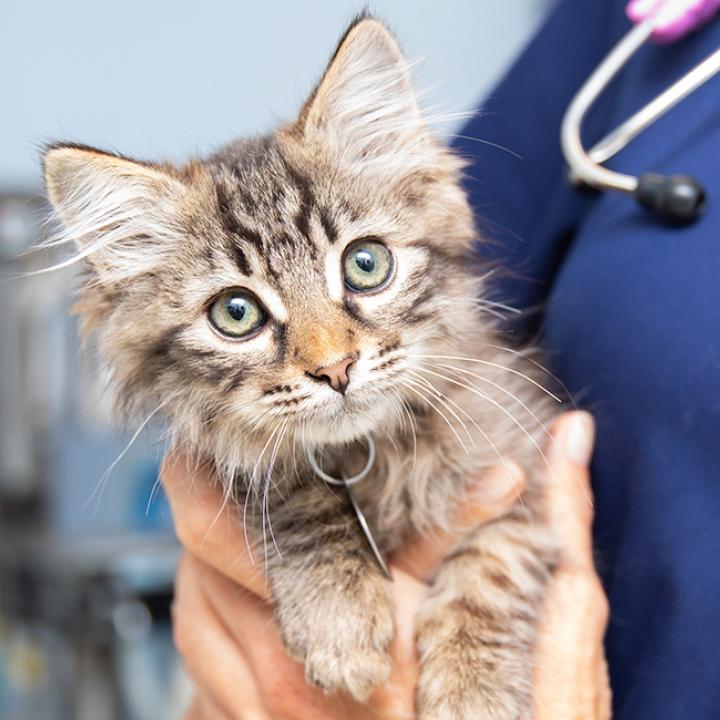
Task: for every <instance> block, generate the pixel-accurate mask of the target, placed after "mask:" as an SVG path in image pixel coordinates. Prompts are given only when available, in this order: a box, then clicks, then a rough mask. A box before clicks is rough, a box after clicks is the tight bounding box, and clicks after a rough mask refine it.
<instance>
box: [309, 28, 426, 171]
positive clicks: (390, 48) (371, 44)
mask: <svg viewBox="0 0 720 720" xmlns="http://www.w3.org/2000/svg"><path fill="white" fill-rule="evenodd" d="M299 124H300V127H301V129H302V131H303V132H304V133H305V135H306V136H307V135H310V136H313V135H315V137H318V136H319V139H320V140H321V142H323V143H329V144H330V145H331V146H332V147H333V148H334V149H335V150H336V151H337V152H339V153H341V154H342V157H343V160H350V161H366V160H372V159H375V158H379V157H383V156H387V155H389V154H393V153H395V154H397V153H398V152H399V151H403V150H406V151H411V150H412V149H413V145H414V144H415V143H416V142H418V141H420V140H421V139H422V136H424V135H425V134H428V131H427V128H426V126H425V124H424V123H423V120H422V118H421V115H420V111H419V108H418V103H417V98H416V95H415V92H414V91H413V88H412V83H411V78H410V71H409V67H408V63H407V61H406V59H405V57H404V56H403V53H402V51H401V50H400V47H399V45H398V43H397V40H396V39H395V38H394V36H393V35H392V34H391V33H390V31H389V30H388V29H387V28H386V27H385V26H384V25H383V24H382V23H381V22H379V21H378V20H376V19H374V18H372V17H367V16H364V17H361V18H359V19H358V20H356V21H355V22H354V23H353V24H352V25H351V26H350V27H349V28H348V30H347V32H346V33H345V35H344V36H343V38H342V40H341V41H340V43H339V45H338V47H337V50H336V51H335V54H334V55H333V57H332V60H331V61H330V64H329V66H328V68H327V70H326V71H325V74H324V75H323V78H322V80H321V81H320V84H319V85H318V86H317V88H316V89H315V92H314V93H313V95H312V96H311V97H310V99H309V100H308V101H307V102H306V103H305V106H304V107H303V110H302V113H301V115H300V119H299Z"/></svg>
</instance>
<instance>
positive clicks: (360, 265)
mask: <svg viewBox="0 0 720 720" xmlns="http://www.w3.org/2000/svg"><path fill="white" fill-rule="evenodd" d="M392 268H393V258H392V255H391V254H390V251H389V250H388V249H387V248H386V247H385V246H384V245H383V244H382V243H381V242H378V241H377V240H371V239H365V240H357V241H356V242H354V243H353V244H352V245H350V247H349V248H348V249H347V250H346V251H345V255H344V256H343V270H344V273H345V285H347V287H348V288H350V290H354V291H356V292H363V291H364V290H373V289H375V288H378V287H380V286H381V285H382V284H383V283H384V282H385V281H386V280H387V279H388V278H389V277H390V273H391V272H392Z"/></svg>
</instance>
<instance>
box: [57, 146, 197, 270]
mask: <svg viewBox="0 0 720 720" xmlns="http://www.w3.org/2000/svg"><path fill="white" fill-rule="evenodd" d="M43 167H44V172H45V185H46V188H47V193H48V197H49V199H50V202H51V203H52V205H53V207H54V208H55V210H56V211H57V214H58V217H59V219H60V222H61V224H62V231H61V234H60V237H59V238H56V239H55V242H57V243H70V242H72V243H74V244H75V245H76V246H77V248H78V254H77V255H76V257H75V259H78V260H79V259H81V258H84V259H86V260H87V261H88V263H89V264H90V266H91V267H92V268H93V269H94V270H96V271H97V272H98V273H99V275H100V276H101V279H103V277H102V276H103V275H105V278H104V279H114V280H119V279H122V278H125V277H128V276H130V275H133V274H136V273H137V272H139V271H142V270H144V269H147V266H148V264H150V263H153V264H154V262H156V261H157V259H158V258H159V257H160V256H161V255H162V253H163V252H164V251H166V249H167V247H168V244H169V241H170V238H171V237H172V236H173V235H174V232H173V229H174V224H175V223H174V220H175V215H176V213H175V207H176V204H177V201H178V199H179V198H180V197H181V196H182V193H183V191H184V185H183V184H182V183H181V182H180V181H179V180H178V179H177V178H176V177H174V176H172V175H170V174H169V173H167V172H165V171H163V170H160V169H158V168H156V167H153V166H150V165H147V164H144V163H140V162H136V161H134V160H129V159H127V158H123V157H119V156H117V155H113V154H111V153H107V152H104V151H102V150H96V149H94V148H89V147H85V146H80V145H70V144H61V145H54V146H51V147H49V148H48V149H47V150H46V151H45V154H44V156H43ZM110 276H112V278H110Z"/></svg>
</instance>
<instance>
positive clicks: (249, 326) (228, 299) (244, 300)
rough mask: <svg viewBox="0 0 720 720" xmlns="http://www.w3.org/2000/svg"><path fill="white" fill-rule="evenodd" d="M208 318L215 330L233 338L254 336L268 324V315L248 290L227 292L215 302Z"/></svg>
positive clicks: (211, 306) (209, 310)
mask: <svg viewBox="0 0 720 720" xmlns="http://www.w3.org/2000/svg"><path fill="white" fill-rule="evenodd" d="M208 317H209V318H210V322H211V323H212V324H213V326H214V327H215V329H216V330H217V331H218V332H220V333H222V334H223V335H226V336H227V337H231V338H243V337H248V336H249V335H252V334H253V333H255V332H256V331H257V330H259V329H260V328H261V327H262V326H263V325H265V323H266V322H267V313H266V312H265V310H264V309H263V306H262V305H261V304H260V303H259V302H258V300H256V299H255V297H253V295H251V294H250V293H249V292H248V291H247V290H240V289H237V288H235V289H232V290H226V291H225V292H224V293H222V294H221V295H218V297H216V298H215V300H213V302H212V305H210V308H209V309H208Z"/></svg>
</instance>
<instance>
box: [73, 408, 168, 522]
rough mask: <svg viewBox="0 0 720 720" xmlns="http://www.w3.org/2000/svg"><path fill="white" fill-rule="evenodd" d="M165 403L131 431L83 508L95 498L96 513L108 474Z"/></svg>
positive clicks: (94, 511)
mask: <svg viewBox="0 0 720 720" xmlns="http://www.w3.org/2000/svg"><path fill="white" fill-rule="evenodd" d="M165 404H166V403H164V402H163V403H160V405H158V406H157V407H156V408H155V409H154V410H153V411H152V412H151V413H150V414H149V415H148V416H147V417H146V418H145V419H144V420H143V421H142V422H141V423H140V427H138V429H137V430H136V431H135V432H134V433H133V435H132V437H131V438H130V441H129V442H128V444H127V445H126V446H125V448H124V449H123V451H122V452H121V453H120V454H119V455H118V456H117V457H116V458H115V460H113V461H112V462H111V463H110V465H109V466H108V468H107V470H105V472H104V473H103V474H102V475H101V476H100V480H98V482H97V485H95V488H94V489H93V491H92V492H91V493H90V496H89V497H88V499H87V500H86V501H85V505H84V506H83V507H84V508H87V506H88V505H89V504H90V503H91V502H92V501H93V498H96V501H95V508H94V510H93V514H95V513H97V511H98V508H99V507H100V501H101V500H102V494H103V491H104V490H105V486H106V485H107V482H108V480H109V479H110V475H111V474H112V471H113V470H114V469H115V468H116V467H117V464H118V463H119V462H120V461H121V460H122V459H123V458H124V457H125V455H127V453H128V451H129V450H130V448H131V447H132V446H133V445H134V444H135V441H136V440H137V439H138V438H139V437H140V433H142V431H143V430H144V429H145V428H146V427H147V425H148V423H149V422H150V421H151V420H152V419H153V418H154V417H155V415H157V413H158V412H159V411H160V410H161V409H162V408H163V407H165Z"/></svg>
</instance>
